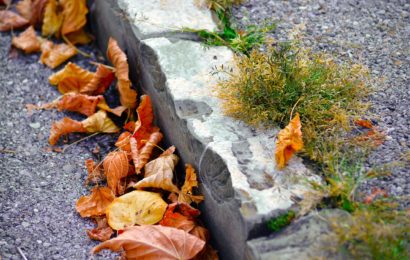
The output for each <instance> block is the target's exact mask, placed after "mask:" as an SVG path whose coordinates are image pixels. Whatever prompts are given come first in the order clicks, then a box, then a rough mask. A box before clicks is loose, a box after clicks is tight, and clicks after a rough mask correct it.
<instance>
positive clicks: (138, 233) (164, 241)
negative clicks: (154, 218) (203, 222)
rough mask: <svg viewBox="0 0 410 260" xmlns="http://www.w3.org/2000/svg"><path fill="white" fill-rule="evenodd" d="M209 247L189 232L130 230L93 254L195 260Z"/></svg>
mask: <svg viewBox="0 0 410 260" xmlns="http://www.w3.org/2000/svg"><path fill="white" fill-rule="evenodd" d="M204 246H205V242H204V241H202V240H201V239H199V238H197V237H195V236H193V235H190V234H188V233H187V232H185V231H183V230H180V229H176V228H171V227H164V226H157V225H155V226H151V225H147V226H135V227H128V228H126V229H125V230H124V232H123V233H122V234H121V235H119V236H118V237H116V238H113V239H111V240H108V241H105V242H103V243H101V244H99V245H98V246H96V247H94V248H93V250H92V252H93V253H97V252H99V251H101V250H102V249H105V248H106V249H111V250H113V251H119V250H121V248H122V249H124V250H125V255H126V257H127V258H128V259H162V260H168V259H173V260H175V259H191V258H193V257H194V256H196V255H197V254H198V253H199V252H200V251H201V250H202V249H203V248H204Z"/></svg>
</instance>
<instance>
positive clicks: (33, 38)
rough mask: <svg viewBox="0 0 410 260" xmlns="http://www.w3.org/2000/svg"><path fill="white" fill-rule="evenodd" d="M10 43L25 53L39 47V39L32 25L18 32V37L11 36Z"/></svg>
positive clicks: (36, 50) (36, 49) (38, 49)
mask: <svg viewBox="0 0 410 260" xmlns="http://www.w3.org/2000/svg"><path fill="white" fill-rule="evenodd" d="M11 44H12V45H13V46H15V47H16V48H19V49H21V50H23V51H24V52H25V53H32V52H38V51H40V49H41V44H40V41H39V40H38V39H37V35H36V31H35V30H34V28H33V26H30V27H29V28H27V29H26V30H25V31H24V32H22V33H20V35H19V36H18V37H13V40H12V41H11Z"/></svg>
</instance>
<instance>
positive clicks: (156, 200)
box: [106, 190, 168, 230]
mask: <svg viewBox="0 0 410 260" xmlns="http://www.w3.org/2000/svg"><path fill="white" fill-rule="evenodd" d="M167 206H168V205H167V203H166V202H165V201H164V200H163V199H162V198H161V195H160V194H158V193H155V192H148V191H140V190H136V191H131V192H129V193H127V194H125V195H122V196H121V197H118V198H116V199H115V200H114V201H113V202H112V203H111V204H110V206H109V207H108V208H107V211H106V214H107V219H108V224H109V225H110V227H111V228H113V229H115V230H119V229H124V228H125V227H129V226H133V225H135V224H138V225H151V224H155V223H157V222H159V221H160V220H161V219H162V217H163V216H164V213H165V211H166V209H167Z"/></svg>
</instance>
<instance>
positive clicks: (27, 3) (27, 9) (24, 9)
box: [16, 0, 32, 21]
mask: <svg viewBox="0 0 410 260" xmlns="http://www.w3.org/2000/svg"><path fill="white" fill-rule="evenodd" d="M31 2H32V0H22V1H19V2H17V4H16V10H17V12H18V13H19V14H20V15H21V16H22V17H24V18H25V19H26V20H27V21H30V19H31V13H32V9H31Z"/></svg>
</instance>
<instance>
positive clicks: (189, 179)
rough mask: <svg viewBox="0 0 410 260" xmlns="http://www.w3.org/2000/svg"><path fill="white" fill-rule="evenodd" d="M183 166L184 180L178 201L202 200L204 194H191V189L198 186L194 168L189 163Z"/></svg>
mask: <svg viewBox="0 0 410 260" xmlns="http://www.w3.org/2000/svg"><path fill="white" fill-rule="evenodd" d="M185 167H186V170H185V182H184V185H183V186H182V188H181V192H180V193H179V196H178V202H186V203H188V204H191V203H192V202H195V203H200V202H201V201H203V200H204V196H199V195H193V194H192V189H193V188H197V187H198V181H197V179H196V173H195V169H194V168H193V167H192V165H190V164H186V165H185Z"/></svg>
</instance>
